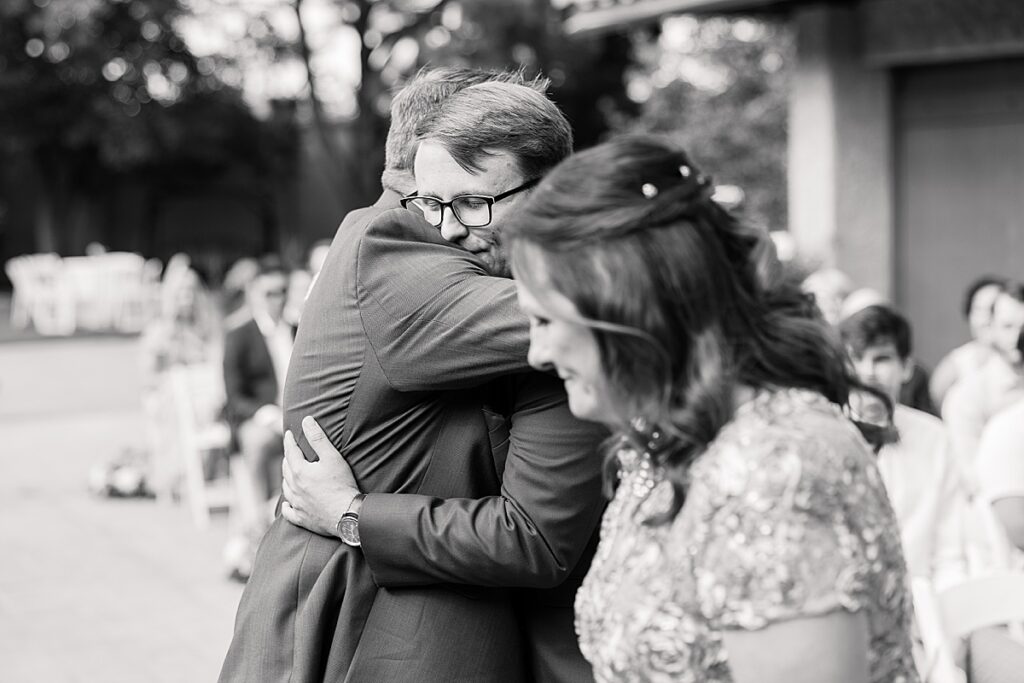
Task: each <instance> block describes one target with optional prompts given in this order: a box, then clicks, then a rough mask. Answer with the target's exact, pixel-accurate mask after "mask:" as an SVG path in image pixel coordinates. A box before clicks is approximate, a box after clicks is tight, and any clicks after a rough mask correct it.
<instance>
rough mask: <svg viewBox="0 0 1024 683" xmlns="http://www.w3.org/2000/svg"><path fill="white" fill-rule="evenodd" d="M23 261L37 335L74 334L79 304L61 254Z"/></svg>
mask: <svg viewBox="0 0 1024 683" xmlns="http://www.w3.org/2000/svg"><path fill="white" fill-rule="evenodd" d="M23 259H24V260H23V262H22V264H23V266H22V268H23V271H22V273H23V277H24V280H23V286H25V287H27V291H28V297H27V299H28V301H27V304H26V306H27V309H28V312H29V317H30V318H31V320H32V324H33V326H34V327H35V328H36V331H37V332H39V334H43V335H69V334H72V333H74V331H75V328H76V319H75V301H74V298H73V296H72V289H71V286H70V283H69V282H68V279H67V273H66V272H65V269H64V262H63V259H61V257H60V256H58V255H57V254H32V255H29V256H25V257H23Z"/></svg>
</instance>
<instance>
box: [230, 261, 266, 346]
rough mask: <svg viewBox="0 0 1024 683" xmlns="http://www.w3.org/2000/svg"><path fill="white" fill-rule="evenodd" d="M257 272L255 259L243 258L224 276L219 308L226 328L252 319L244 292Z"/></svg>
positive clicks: (232, 265) (257, 264) (257, 267)
mask: <svg viewBox="0 0 1024 683" xmlns="http://www.w3.org/2000/svg"><path fill="white" fill-rule="evenodd" d="M258 271H259V263H258V262H257V261H256V259H254V258H248V257H243V258H240V259H238V260H237V261H235V262H234V263H233V264H231V267H230V268H228V272H227V273H225V274H224V281H223V284H222V286H221V308H222V312H223V315H224V326H225V327H226V328H228V329H230V328H232V327H237V326H238V325H240V324H242V323H244V322H245V321H247V320H248V319H249V318H250V317H252V314H251V313H250V312H249V305H248V303H247V302H246V290H247V289H248V287H249V283H250V282H252V280H253V278H255V277H256V273H257V272H258Z"/></svg>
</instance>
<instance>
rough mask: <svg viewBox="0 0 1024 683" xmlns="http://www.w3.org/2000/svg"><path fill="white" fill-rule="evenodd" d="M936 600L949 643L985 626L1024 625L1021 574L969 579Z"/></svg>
mask: <svg viewBox="0 0 1024 683" xmlns="http://www.w3.org/2000/svg"><path fill="white" fill-rule="evenodd" d="M936 597H937V599H938V604H939V611H940V616H941V619H942V626H943V631H944V632H945V634H946V638H947V639H948V640H949V641H951V642H955V641H957V640H959V639H960V638H962V637H963V636H965V635H967V634H968V633H971V632H973V631H976V630H978V629H979V628H984V627H986V626H997V625H1002V624H1017V623H1020V622H1024V572H1003V573H999V574H992V575H990V576H980V577H977V578H973V579H968V580H967V581H964V582H963V583H960V584H957V585H955V586H950V587H949V588H946V589H945V590H942V591H939V592H938V594H937V596H936ZM1022 673H1024V672H1022Z"/></svg>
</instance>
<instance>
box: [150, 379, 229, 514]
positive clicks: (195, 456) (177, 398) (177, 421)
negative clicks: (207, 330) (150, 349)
mask: <svg viewBox="0 0 1024 683" xmlns="http://www.w3.org/2000/svg"><path fill="white" fill-rule="evenodd" d="M165 387H166V391H167V392H168V393H167V396H168V398H169V401H170V405H171V406H173V417H172V422H171V423H170V424H171V425H172V426H173V428H174V432H175V433H174V435H173V438H174V443H175V445H176V448H175V449H174V450H176V451H177V455H178V456H179V458H180V460H179V465H180V468H181V481H182V484H183V485H184V494H185V498H186V501H187V504H188V506H189V509H190V511H191V513H192V520H193V522H195V524H196V526H197V527H199V528H200V529H204V528H206V527H207V526H209V523H210V511H211V510H216V509H227V508H230V507H231V504H232V502H233V499H234V489H233V488H232V485H231V481H230V476H229V477H228V478H226V479H219V480H213V481H208V480H207V476H206V469H207V468H206V467H205V463H206V461H207V458H208V456H209V455H210V454H211V453H212V452H214V451H217V450H225V449H227V448H228V446H229V444H230V441H231V433H230V430H229V429H228V427H227V425H226V424H224V423H223V422H221V421H219V420H218V419H217V414H218V412H219V410H220V407H221V406H222V405H223V403H224V381H223V377H222V371H221V369H220V367H219V366H218V365H216V364H213V363H203V364H196V365H180V366H176V367H173V368H171V369H170V370H168V371H167V373H166V379H165Z"/></svg>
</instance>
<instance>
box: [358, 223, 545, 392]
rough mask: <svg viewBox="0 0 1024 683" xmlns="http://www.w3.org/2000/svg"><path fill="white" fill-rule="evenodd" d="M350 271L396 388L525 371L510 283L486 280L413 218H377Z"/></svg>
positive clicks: (524, 332) (468, 257) (443, 385)
mask: <svg viewBox="0 0 1024 683" xmlns="http://www.w3.org/2000/svg"><path fill="white" fill-rule="evenodd" d="M395 263H400V264H402V265H401V269H397V268H395V267H394V264H395ZM356 267H357V275H356V282H357V287H358V297H359V310H360V315H361V316H362V319H363V329H364V331H365V332H366V336H367V338H368V340H369V342H370V345H371V347H372V348H373V352H374V353H375V354H376V356H377V360H378V362H379V363H380V366H381V368H382V369H383V371H384V374H385V376H386V377H387V380H388V381H389V382H390V383H391V385H392V386H393V387H394V388H395V389H397V390H399V391H421V390H438V389H456V388H462V387H467V386H473V385H476V384H480V383H481V382H484V381H486V380H488V379H490V378H493V377H498V376H500V375H506V374H509V373H512V372H517V371H521V370H525V369H527V367H528V366H527V363H526V353H527V351H528V349H529V343H530V342H529V325H528V322H527V320H526V317H525V316H524V315H523V314H522V312H520V310H519V307H518V305H517V303H516V291H515V283H514V282H513V281H512V280H509V279H507V278H499V277H490V276H488V275H487V273H486V272H485V270H484V267H483V264H482V263H481V262H480V261H479V259H477V258H476V257H475V256H473V255H472V254H470V253H469V252H466V251H463V250H462V249H460V248H458V247H456V246H454V245H452V244H449V243H448V242H445V241H444V240H443V239H442V238H441V237H440V235H438V234H437V231H436V230H435V229H434V228H431V227H430V226H429V225H427V223H426V222H425V221H423V220H422V219H420V218H418V217H417V216H416V215H415V214H413V213H412V212H410V211H406V210H405V209H392V210H391V211H387V212H385V213H383V214H381V215H380V216H378V217H377V218H376V219H375V220H374V222H373V224H372V225H371V226H370V227H369V228H368V230H367V231H366V234H365V235H364V236H363V237H362V240H361V242H360V246H359V257H358V260H357V266H356Z"/></svg>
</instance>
